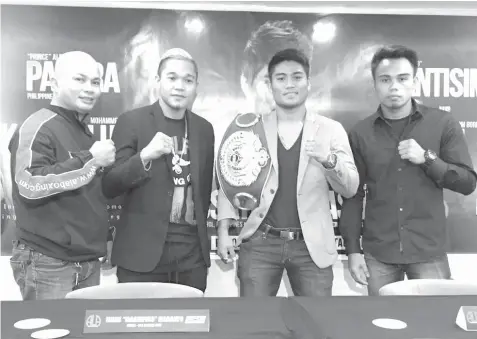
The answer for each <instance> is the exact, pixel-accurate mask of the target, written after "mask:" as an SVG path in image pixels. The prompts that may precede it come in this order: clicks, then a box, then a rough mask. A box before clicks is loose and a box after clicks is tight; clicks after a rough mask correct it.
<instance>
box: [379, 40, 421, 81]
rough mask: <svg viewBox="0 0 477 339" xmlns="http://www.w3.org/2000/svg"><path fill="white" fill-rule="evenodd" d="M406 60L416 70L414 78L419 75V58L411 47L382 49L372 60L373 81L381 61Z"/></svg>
mask: <svg viewBox="0 0 477 339" xmlns="http://www.w3.org/2000/svg"><path fill="white" fill-rule="evenodd" d="M401 58H404V59H406V60H408V61H409V62H410V63H411V65H412V68H413V70H414V74H413V75H414V76H415V75H416V73H417V68H418V66H419V58H418V56H417V52H416V51H415V50H413V49H411V48H409V47H405V46H402V45H389V46H384V47H381V48H380V49H378V50H377V51H376V53H374V56H373V59H372V60H371V72H372V75H373V79H374V78H375V75H376V69H377V68H378V66H379V64H380V63H381V61H383V60H384V59H401Z"/></svg>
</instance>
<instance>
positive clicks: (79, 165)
mask: <svg viewBox="0 0 477 339" xmlns="http://www.w3.org/2000/svg"><path fill="white" fill-rule="evenodd" d="M99 66H100V65H99V64H98V63H97V62H96V61H95V60H94V59H93V57H91V56H90V55H89V54H86V53H84V52H80V51H73V52H67V53H64V54H62V55H60V57H59V58H58V60H57V62H56V65H55V74H54V77H53V80H52V83H53V85H52V89H53V99H52V101H51V104H50V105H49V106H48V107H46V108H43V109H40V110H39V111H37V112H35V113H33V114H32V115H30V116H29V117H28V118H27V119H26V120H25V122H23V124H22V125H21V127H20V128H19V129H18V130H17V131H16V133H15V134H14V136H13V138H12V140H11V143H10V153H11V154H12V161H11V173H12V183H13V190H12V197H13V205H14V208H15V213H16V230H15V235H16V240H15V241H14V245H13V251H12V257H11V258H10V264H11V267H12V270H13V276H14V278H15V281H16V282H17V284H18V286H19V287H20V291H21V294H22V297H23V299H24V300H35V299H61V298H64V297H65V296H66V294H67V293H68V292H71V291H73V290H76V289H80V288H84V287H89V286H94V285H99V283H100V266H101V264H100V262H99V260H98V258H100V257H104V256H105V255H106V241H107V237H108V229H109V224H108V214H107V210H106V200H105V198H104V196H103V193H102V189H101V177H102V170H101V168H103V167H106V166H109V165H111V164H112V163H113V162H114V159H115V146H114V143H113V142H112V141H111V140H103V141H95V138H94V136H93V135H92V133H91V132H90V130H89V129H88V127H87V125H86V123H87V118H88V115H89V113H90V112H91V110H92V109H93V107H94V106H95V104H96V101H97V100H98V98H99V96H100V94H101V91H100V85H101V76H102V74H101V70H100V67H99Z"/></svg>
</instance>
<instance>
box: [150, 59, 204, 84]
mask: <svg viewBox="0 0 477 339" xmlns="http://www.w3.org/2000/svg"><path fill="white" fill-rule="evenodd" d="M169 60H185V61H189V62H191V63H192V65H194V69H195V77H196V80H198V78H199V68H198V67H197V63H196V62H195V60H194V59H191V58H188V57H185V56H183V55H169V56H168V57H166V58H164V59H161V61H160V62H159V66H158V67H157V75H159V76H161V73H162V71H163V70H164V67H166V63H167V62H168V61H169Z"/></svg>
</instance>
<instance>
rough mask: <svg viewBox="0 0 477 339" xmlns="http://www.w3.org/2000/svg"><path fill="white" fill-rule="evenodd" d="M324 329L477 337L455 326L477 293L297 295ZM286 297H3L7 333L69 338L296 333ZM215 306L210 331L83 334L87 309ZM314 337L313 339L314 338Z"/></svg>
mask: <svg viewBox="0 0 477 339" xmlns="http://www.w3.org/2000/svg"><path fill="white" fill-rule="evenodd" d="M293 299H295V300H296V301H298V303H299V304H300V305H301V306H303V307H304V309H305V310H306V311H308V314H309V315H310V316H311V319H312V321H313V322H314V324H313V326H317V328H319V329H320V330H321V331H322V332H323V333H325V334H326V335H327V336H329V337H330V338H332V339H361V338H362V339H417V338H419V339H461V338H462V339H476V338H477V332H465V331H464V330H462V329H460V328H458V327H457V325H455V320H456V316H457V312H458V310H459V308H460V306H473V305H476V306H477V296H449V297H444V296H443V297H362V296H359V297H341V296H336V297H328V298H305V297H294V298H293ZM286 300H287V299H286V298H271V297H270V298H200V299H142V300H44V301H26V302H22V301H3V302H2V303H1V325H2V327H1V338H2V339H17V338H18V339H19V338H30V334H31V333H33V332H34V331H35V330H19V329H16V328H14V327H13V324H14V323H15V322H16V321H18V320H22V319H26V318H38V317H43V318H48V319H50V320H51V324H50V325H49V326H47V327H45V329H47V328H65V329H68V330H70V332H71V333H70V334H69V335H68V336H67V337H65V338H70V339H71V338H91V339H93V338H98V339H103V338H104V339H106V338H115V339H123V338H128V339H129V338H139V339H142V338H176V339H179V338H194V339H195V338H197V339H198V338H217V339H235V338H237V339H239V338H240V339H246V338H264V339H265V338H270V339H272V338H273V339H277V338H281V339H283V338H292V337H293V335H292V334H291V333H290V332H289V331H288V330H287V328H286V325H285V323H284V320H283V318H282V314H281V312H280V307H281V305H283V302H284V301H286ZM204 308H205V309H209V310H210V317H211V323H210V332H209V333H114V334H113V333H110V334H109V333H108V334H83V322H84V314H85V311H86V310H87V309H90V310H91V309H96V310H100V309H204ZM375 318H395V319H399V320H402V321H404V322H406V323H407V328H405V329H402V330H387V329H382V328H378V327H375V326H374V325H373V324H372V323H371V321H372V320H373V319H375ZM310 339H313V338H310Z"/></svg>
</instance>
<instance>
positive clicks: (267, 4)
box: [0, 0, 477, 16]
mask: <svg viewBox="0 0 477 339" xmlns="http://www.w3.org/2000/svg"><path fill="white" fill-rule="evenodd" d="M0 3H1V4H18V5H50V6H88V7H123V8H163V9H177V10H219V11H250V12H293V13H317V14H330V13H357V14H419V15H463V16H477V1H150V0H149V1H148V0H145V1H144V0H143V1H93V0H63V1H58V0H56V1H52V0H33V1H22V0H16V1H4V0H0Z"/></svg>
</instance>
